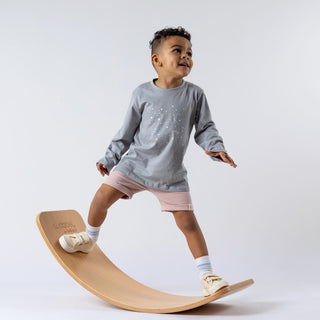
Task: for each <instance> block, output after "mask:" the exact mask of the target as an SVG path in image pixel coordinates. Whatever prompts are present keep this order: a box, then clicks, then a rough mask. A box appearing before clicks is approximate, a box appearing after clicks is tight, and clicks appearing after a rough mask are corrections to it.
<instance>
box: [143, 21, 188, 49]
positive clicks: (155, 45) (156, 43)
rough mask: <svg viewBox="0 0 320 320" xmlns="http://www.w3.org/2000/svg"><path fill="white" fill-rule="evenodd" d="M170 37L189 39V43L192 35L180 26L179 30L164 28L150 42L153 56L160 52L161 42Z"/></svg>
mask: <svg viewBox="0 0 320 320" xmlns="http://www.w3.org/2000/svg"><path fill="white" fill-rule="evenodd" d="M168 36H180V37H184V38H186V39H188V40H189V41H190V39H191V34H190V33H189V32H188V31H186V30H185V29H184V28H182V27H181V26H179V27H178V28H164V29H162V30H159V31H157V32H155V34H154V37H153V39H152V40H151V41H149V46H150V48H151V55H153V54H154V53H157V52H158V51H159V49H160V45H161V41H162V40H163V39H164V38H166V37H168Z"/></svg>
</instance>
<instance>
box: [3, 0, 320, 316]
mask: <svg viewBox="0 0 320 320" xmlns="http://www.w3.org/2000/svg"><path fill="white" fill-rule="evenodd" d="M319 12H320V3H319V2H318V1H316V0H315V1H311V0H304V1H289V0H288V1H284V0H281V1H280V0H278V1H270V0H269V1H266V0H265V1H264V0H263V1H253V0H246V1H236V0H230V1H201V0H200V1H196V2H195V1H191V0H185V1H180V0H176V1H172V0H171V1H168V0H163V1H161V2H158V1H150V0H149V1H143V0H140V1H129V0H126V1H107V0H106V1H102V0H101V1H99V0H92V1H79V0H77V1H76V0H72V1H71V0H64V1H62V0H58V1H14V0H13V1H9V0H7V1H5V0H1V1H0V30H1V33H0V34H1V35H0V36H1V38H0V40H1V41H0V55H1V59H0V88H1V89H0V90H1V94H0V106H1V114H0V130H1V131H0V136H1V155H2V156H1V160H0V161H1V166H0V170H1V179H0V187H1V195H2V197H1V202H0V206H1V217H2V228H1V231H2V236H1V238H2V246H1V247H2V254H1V256H2V258H1V271H2V272H1V275H0V282H1V287H2V288H12V287H14V288H16V289H17V288H21V286H24V288H27V289H25V290H26V292H29V291H28V290H32V289H31V288H36V289H34V291H35V292H36V293H34V294H35V295H37V294H39V295H41V289H37V288H41V287H42V286H45V287H46V288H50V286H53V285H57V283H58V284H59V288H60V289H61V290H66V291H67V290H68V289H67V288H70V287H72V286H74V288H75V291H74V292H77V290H78V291H79V292H82V291H81V290H83V289H81V287H80V286H78V284H76V283H74V281H73V280H72V279H71V278H69V276H68V275H67V274H66V273H65V272H64V271H63V269H62V268H61V267H60V266H59V265H58V263H57V262H56V261H55V260H54V258H53V257H52V256H51V254H50V252H49V250H48V249H47V247H46V245H45V243H44V241H43V240H42V238H41V235H40V233H39V231H38V229H37V227H36V222H35V218H36V215H37V214H38V213H39V212H40V211H47V210H59V209H76V210H78V211H79V212H80V213H81V214H82V216H83V217H84V218H85V219H86V217H87V212H88V209H89V205H90V202H91V199H92V197H93V195H94V193H95V192H96V190H97V188H98V187H99V186H100V184H101V183H102V179H103V178H102V177H101V176H100V175H99V174H98V171H97V170H96V167H95V163H96V161H97V160H98V159H99V158H100V157H101V156H103V154H104V152H105V150H106V148H107V146H108V144H109V143H110V141H111V139H112V137H113V136H114V134H115V133H116V131H117V130H118V129H119V127H120V126H121V125H122V121H123V118H124V115H125V112H126V110H127V107H128V103H129V99H130V96H131V93H132V91H133V90H134V89H135V88H136V86H138V85H139V84H141V83H143V82H146V81H150V80H151V79H152V78H155V77H156V76H157V75H156V73H155V71H154V69H153V68H152V65H151V61H150V49H149V46H148V42H149V40H151V39H152V38H153V34H154V32H155V31H157V30H160V29H162V28H164V27H167V26H169V27H177V26H179V25H181V26H183V27H184V28H186V30H187V31H189V32H190V33H191V36H192V38H191V43H192V47H193V53H194V67H193V70H192V72H191V74H190V75H189V76H188V77H187V78H185V80H186V81H190V82H193V83H195V84H197V85H199V86H200V87H202V88H203V89H204V91H205V93H206V95H207V97H208V101H209V104H210V107H211V111H212V115H213V119H214V121H215V122H216V125H217V128H218V130H219V132H220V134H221V135H222V137H223V138H224V142H225V146H226V149H227V151H228V153H229V154H230V156H231V157H232V158H233V159H234V161H235V162H236V164H237V165H238V167H237V168H236V169H234V168H232V167H230V166H229V165H227V164H223V163H217V162H214V161H212V160H210V159H209V157H208V156H206V155H205V154H204V152H203V150H202V149H201V148H200V147H199V146H197V145H196V144H195V142H194V139H193V133H194V131H193V132H192V136H191V139H190V144H189V148H188V151H187V154H186V157H185V166H186V167H187V169H188V174H189V183H190V187H191V195H192V198H193V202H194V207H195V214H196V215H197V217H198V221H199V223H200V225H201V227H202V230H203V232H204V235H205V237H206V240H207V244H208V247H209V252H210V255H211V257H212V260H213V265H214V269H215V271H216V272H217V273H218V274H221V275H223V276H224V277H225V278H226V279H227V280H228V281H230V282H236V281H241V280H244V279H247V278H250V277H252V278H254V279H255V281H256V284H255V285H254V287H252V288H251V289H248V291H246V293H243V300H241V301H242V302H241V304H243V303H245V301H247V303H250V301H251V302H252V301H253V300H254V299H256V300H255V301H256V303H257V304H256V305H255V306H256V307H257V308H256V309H254V310H260V311H261V313H259V312H260V311H259V312H258V311H257V312H258V313H259V315H258V316H259V319H262V317H263V315H268V314H269V313H270V312H274V315H273V319H274V317H275V315H276V312H281V310H282V311H283V310H285V309H281V308H284V307H283V306H278V305H277V308H276V309H277V310H274V309H275V305H276V303H277V302H276V301H280V300H282V301H285V300H288V299H289V297H292V301H295V302H294V303H292V305H291V304H290V303H289V306H287V307H288V310H294V314H295V315H297V316H300V317H301V316H302V315H304V314H305V312H307V309H308V312H311V313H310V315H309V319H311V314H312V315H313V314H315V313H314V310H315V309H314V310H313V309H312V307H311V311H310V306H308V308H303V307H301V308H299V307H297V305H298V303H299V302H300V303H301V300H303V297H304V298H305V299H306V297H307V296H308V301H309V302H310V301H311V302H310V303H311V304H312V306H313V307H314V308H317V306H316V305H315V301H316V300H318V298H319V295H318V285H319V276H318V270H319V260H320V258H319V240H320V239H319V220H320V219H319V209H320V205H319V178H320V177H319V168H318V164H319V159H320V157H319V156H320V152H319V138H320V132H319V125H318V121H319V115H320V112H319V106H320V94H319V89H320V88H319V72H320V62H319V56H320V43H319V36H320V22H319ZM99 244H100V246H101V247H102V248H103V250H104V251H105V253H106V254H107V255H108V256H109V257H110V258H111V260H112V261H114V262H115V263H116V264H117V265H118V266H119V267H120V268H122V269H123V270H124V271H125V272H127V273H128V274H129V275H131V276H132V277H134V278H135V279H137V280H139V281H141V282H143V283H145V284H147V285H150V286H153V287H155V288H158V289H161V290H165V291H167V292H173V293H175V292H178V291H179V290H182V291H184V292H185V293H186V294H189V293H190V292H191V293H196V294H201V291H199V290H200V288H199V281H198V275H197V272H196V270H195V266H194V262H193V259H192V256H191V254H190V252H189V249H188V247H187V244H186V241H185V239H184V237H183V235H182V233H181V232H180V231H179V230H178V228H177V227H176V226H175V224H174V220H173V217H172V214H171V213H162V212H161V211H160V206H159V203H158V201H157V199H156V198H155V197H154V196H153V195H152V194H151V193H148V192H143V193H139V194H137V195H135V196H134V198H133V199H132V200H130V201H125V200H119V201H118V202H117V203H116V204H114V205H113V206H112V207H111V208H110V210H109V213H108V217H107V219H106V222H105V224H104V225H103V229H102V231H101V233H100V240H99ZM37 286H38V287H37ZM63 288H64V289H63ZM72 288H73V287H72ZM275 288H276V290H275ZM3 290H5V289H3ZM6 290H9V289H6ZM19 290H20V289H19ZM19 290H18V289H17V290H16V291H10V290H9V291H6V294H5V291H3V294H4V296H6V298H7V299H9V298H8V296H9V297H10V295H8V292H11V297H12V299H11V300H10V299H9V300H7V303H6V304H3V306H0V308H2V310H5V311H6V312H9V313H8V314H10V312H12V313H11V318H12V317H14V315H15V313H14V312H18V311H17V310H19V306H18V307H16V308H15V311H12V310H13V306H12V305H10V303H11V302H12V301H14V299H17V297H19V294H18V292H23V290H22V289H21V290H22V291H21V290H20V291H19ZM249 290H251V291H249ZM275 291H276V292H277V294H280V295H281V298H280V296H279V298H278V299H277V298H276V296H275ZM30 292H31V291H30ZM70 295H71V297H70ZM70 295H68V297H67V299H72V294H70ZM83 295H85V296H86V297H88V296H89V295H90V294H89V293H88V294H87V293H86V292H83ZM239 295H240V294H239ZM14 297H15V298H14ZM239 297H240V296H239ZM37 299H38V298H37ZM97 299H98V298H97ZM259 299H260V300H259ZM268 299H269V300H268ZM270 299H271V300H272V301H273V303H274V304H272V303H271V302H270V301H271V300H270ZM258 300H259V301H260V304H258ZM5 301H6V300H5ZM21 301H22V298H21ZM94 301H96V300H94ZM226 301H227V300H226ZM234 301H236V300H234ZM313 302H314V303H313ZM263 303H264V304H263ZM268 303H270V304H268ZM57 305H59V301H58V302H57ZM76 305H77V303H76V302H73V306H74V307H75V308H76ZM271 305H272V307H271ZM20 307H21V310H23V307H26V306H25V305H24V306H23V304H21V305H20ZM108 307H109V305H106V306H104V307H103V308H102V309H103V310H105V309H107V308H108ZM290 307H292V308H295V309H290ZM48 308H49V307H48ZM56 308H57V306H56ZM259 308H260V309H259ZM0 310H1V309H0ZM10 310H11V311H10ZM28 310H29V309H28ZM30 310H31V309H30ZM30 310H29V311H30ZM49 310H50V309H49ZM248 310H249V309H246V311H247V313H249V314H250V312H251V311H252V310H251V311H250V310H249V311H248ZM288 310H286V312H288ZM318 310H319V309H318ZM44 311H45V309H43V312H44ZM51 311H52V310H51ZM116 311H117V310H116ZM116 311H114V312H116ZM242 311H243V310H242ZM298 311H300V313H299V312H298ZM21 312H22V311H21ZM117 312H119V316H120V314H121V313H120V311H117ZM234 312H235V313H234V314H237V309H235V311H234ZM292 312H293V311H292ZM252 313H254V312H252ZM17 314H18V313H17ZM17 314H16V315H17ZM26 314H28V313H25V316H26ZM221 314H223V312H222V313H221ZM249 314H244V316H245V317H246V316H247V315H249ZM279 314H280V313H279ZM20 315H21V314H20ZM35 315H36V314H33V317H34V316H35ZM224 315H230V314H229V313H226V314H224ZM128 316H129V313H126V317H128ZM17 317H18V315H17Z"/></svg>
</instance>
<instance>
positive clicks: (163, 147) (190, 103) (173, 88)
mask: <svg viewBox="0 0 320 320" xmlns="http://www.w3.org/2000/svg"><path fill="white" fill-rule="evenodd" d="M190 39H191V36H190V34H189V33H188V32H187V31H186V30H185V29H183V28H182V27H178V28H175V29H174V28H165V29H163V30H160V31H157V32H156V33H155V34H154V39H153V40H152V41H150V42H149V44H150V47H151V50H152V52H151V61H152V64H153V67H154V68H155V70H156V72H157V74H158V78H156V79H153V81H149V82H146V83H143V84H141V85H139V86H138V87H137V88H136V89H135V90H134V91H133V94H132V98H131V102H130V105H129V108H128V110H127V114H126V117H125V120H124V123H123V126H122V127H121V129H120V130H119V131H118V133H117V134H116V135H115V136H114V138H113V139H112V141H111V143H110V145H109V147H108V149H107V151H106V153H105V156H104V157H103V158H102V159H100V160H99V161H98V163H97V169H98V171H99V172H100V173H101V175H102V176H105V175H106V177H105V180H104V183H103V184H102V185H101V187H100V188H99V189H98V191H97V193H96V195H95V196H94V199H93V201H92V203H91V206H90V210H89V216H88V224H87V228H86V232H80V233H77V234H71V235H63V236H62V237H61V238H60V239H59V242H60V244H61V246H62V248H63V249H64V250H66V251H67V252H69V253H72V252H76V251H81V252H85V253H88V252H90V251H91V250H92V249H93V246H94V245H95V243H96V241H97V239H98V235H99V231H100V226H101V225H102V223H103V221H104V220H105V217H106V214H107V210H108V209H109V207H110V206H111V205H112V204H113V203H114V202H115V201H117V200H118V199H120V198H122V199H131V198H132V196H133V195H134V194H135V193H137V192H141V191H143V190H148V191H150V192H152V193H153V194H154V195H155V196H156V197H157V198H158V200H159V202H160V205H161V211H169V212H172V213H173V215H174V218H175V221H176V224H177V225H178V227H179V228H180V229H181V231H182V232H183V233H184V235H185V237H186V240H187V243H188V245H189V248H190V250H191V253H192V255H193V257H194V259H195V264H196V266H197V269H198V272H199V277H200V280H201V284H202V287H203V294H204V296H208V295H210V294H213V293H215V292H216V291H217V290H219V289H221V288H223V287H226V286H228V283H227V282H226V281H225V280H223V279H222V278H221V277H219V276H217V275H214V274H213V272H212V268H211V262H210V258H209V256H208V250H207V246H206V242H205V239H204V236H203V234H202V231H201V229H200V227H199V225H198V222H197V220H196V217H195V215H194V212H193V206H192V201H191V195H190V192H189V185H188V179H187V170H186V169H185V167H184V165H183V157H184V154H185V152H186V149H187V146H188V142H189V137H190V134H191V131H192V128H193V126H195V135H194V139H195V141H196V143H197V144H198V145H200V146H201V147H202V148H203V149H204V150H205V152H206V154H207V155H209V156H210V158H211V159H212V160H215V161H220V162H226V163H228V164H229V165H231V166H232V167H234V168H235V167H236V166H237V165H236V164H235V163H234V162H233V160H232V159H231V158H230V157H229V156H228V154H227V152H226V150H225V148H224V145H223V140H222V138H221V137H220V136H219V133H218V131H217V129H216V127H215V124H214V122H213V121H212V120H211V113H210V110H209V106H208V103H207V99H206V96H205V94H204V92H203V90H202V89H201V88H200V87H198V86H196V85H194V84H192V83H190V82H186V81H184V80H183V78H184V77H186V76H187V75H188V74H189V73H190V71H191V69H192V65H193V62H192V49H191V42H190ZM127 151H128V152H127ZM125 152H127V154H125ZM124 154H125V155H124ZM114 166H116V167H115V169H114V170H113V171H112V172H111V169H112V168H113V167H114Z"/></svg>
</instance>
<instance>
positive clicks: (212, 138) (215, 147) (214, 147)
mask: <svg viewBox="0 0 320 320" xmlns="http://www.w3.org/2000/svg"><path fill="white" fill-rule="evenodd" d="M194 125H195V130H196V132H195V134H194V140H195V142H196V143H197V144H198V145H199V146H200V147H201V148H202V149H204V150H205V152H206V154H207V155H209V156H210V158H211V159H212V160H214V161H220V162H226V163H229V164H230V165H231V166H233V167H234V168H235V167H236V166H237V165H236V164H235V163H234V162H233V160H232V159H231V158H230V157H229V155H228V154H227V151H226V149H225V147H224V144H223V139H222V137H221V136H220V135H219V132H218V130H217V128H216V126H215V123H214V122H213V121H212V117H211V112H210V109H209V105H208V101H207V98H206V96H205V94H204V92H202V93H201V95H200V97H199V100H198V103H197V110H196V115H195V123H194Z"/></svg>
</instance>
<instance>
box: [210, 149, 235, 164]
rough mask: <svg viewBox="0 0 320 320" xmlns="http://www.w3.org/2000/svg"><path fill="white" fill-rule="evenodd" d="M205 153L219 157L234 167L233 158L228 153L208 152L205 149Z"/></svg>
mask: <svg viewBox="0 0 320 320" xmlns="http://www.w3.org/2000/svg"><path fill="white" fill-rule="evenodd" d="M205 153H206V154H207V155H209V156H213V157H219V156H220V158H221V160H222V161H224V162H226V163H229V164H230V166H232V167H234V168H236V167H237V165H236V164H235V163H234V162H233V160H232V159H231V158H230V157H229V155H228V154H227V153H225V152H223V151H220V152H210V151H208V150H206V151H205Z"/></svg>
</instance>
